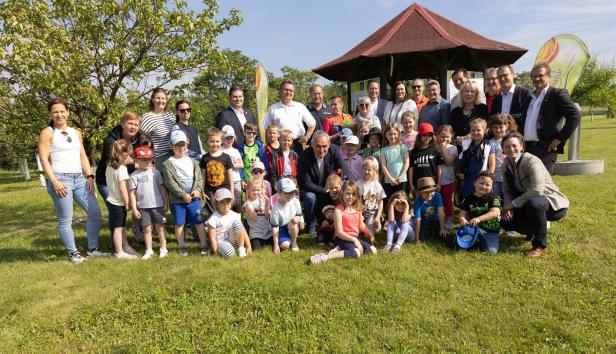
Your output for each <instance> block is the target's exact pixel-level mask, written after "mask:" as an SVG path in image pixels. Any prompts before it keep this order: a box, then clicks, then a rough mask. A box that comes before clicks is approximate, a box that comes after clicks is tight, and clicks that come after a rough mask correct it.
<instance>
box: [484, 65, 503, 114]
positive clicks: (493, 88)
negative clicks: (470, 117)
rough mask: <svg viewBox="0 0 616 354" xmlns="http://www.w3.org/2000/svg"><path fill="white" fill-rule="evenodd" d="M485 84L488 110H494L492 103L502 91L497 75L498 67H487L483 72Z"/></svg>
mask: <svg viewBox="0 0 616 354" xmlns="http://www.w3.org/2000/svg"><path fill="white" fill-rule="evenodd" d="M483 84H484V87H485V91H486V105H487V106H488V112H489V111H491V110H492V103H493V102H494V99H496V97H498V95H499V93H500V84H499V83H498V76H497V75H496V68H487V69H486V71H485V72H484V74H483Z"/></svg>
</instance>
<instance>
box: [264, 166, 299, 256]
mask: <svg viewBox="0 0 616 354" xmlns="http://www.w3.org/2000/svg"><path fill="white" fill-rule="evenodd" d="M277 187H278V188H277V190H278V193H276V196H277V198H276V199H277V200H276V202H275V203H274V206H273V207H272V214H271V215H270V223H271V225H272V237H273V240H272V241H273V242H274V254H278V253H280V250H286V249H289V248H291V251H293V252H297V251H299V246H298V245H297V235H298V234H299V230H300V229H303V228H304V218H303V214H302V207H301V205H300V203H299V199H298V198H295V195H296V194H297V187H296V186H295V182H293V180H291V179H290V178H283V179H281V180H279V181H278V186H277Z"/></svg>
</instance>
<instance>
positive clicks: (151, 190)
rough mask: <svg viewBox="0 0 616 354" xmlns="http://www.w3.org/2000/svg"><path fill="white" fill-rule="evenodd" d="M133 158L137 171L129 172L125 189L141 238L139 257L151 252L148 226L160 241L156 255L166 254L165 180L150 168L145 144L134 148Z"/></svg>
mask: <svg viewBox="0 0 616 354" xmlns="http://www.w3.org/2000/svg"><path fill="white" fill-rule="evenodd" d="M133 159H134V160H135V162H136V164H137V170H136V171H135V172H133V173H132V174H131V175H130V179H129V180H128V189H129V191H130V205H131V207H132V211H133V218H134V219H139V220H141V227H142V229H143V237H144V240H145V254H144V255H143V257H141V259H149V258H150V257H152V255H153V254H154V251H153V250H152V225H154V227H155V228H156V231H157V234H158V239H159V241H160V254H159V257H160V258H165V257H167V254H168V253H169V252H168V251H167V239H166V238H165V223H166V222H167V219H165V213H166V212H167V210H169V199H168V197H167V190H166V189H165V182H164V181H163V177H162V176H161V175H160V172H158V170H157V169H155V168H154V166H153V165H152V162H153V161H154V153H153V152H152V149H150V148H149V147H147V146H140V147H138V148H136V149H135V153H134V155H133Z"/></svg>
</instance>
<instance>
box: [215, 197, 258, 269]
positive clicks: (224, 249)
mask: <svg viewBox="0 0 616 354" xmlns="http://www.w3.org/2000/svg"><path fill="white" fill-rule="evenodd" d="M233 199H234V196H233V194H231V191H230V190H228V189H226V188H220V189H219V190H217V191H216V193H215V194H214V203H215V204H216V211H215V212H214V213H213V214H212V215H211V216H210V218H209V219H208V220H207V222H206V224H207V230H208V231H207V233H208V236H209V239H210V244H211V248H212V252H213V253H214V254H219V255H220V256H222V257H223V258H230V257H233V256H234V255H235V248H237V254H238V255H239V257H240V258H243V257H246V255H248V254H251V253H252V248H251V247H250V240H249V239H248V234H246V229H244V225H243V224H242V220H241V216H240V214H238V213H236V212H234V211H233V210H231V205H232V204H233Z"/></svg>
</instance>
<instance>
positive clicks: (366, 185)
mask: <svg viewBox="0 0 616 354" xmlns="http://www.w3.org/2000/svg"><path fill="white" fill-rule="evenodd" d="M357 186H358V187H359V195H360V196H361V199H362V200H363V201H364V210H365V211H376V210H377V209H378V208H379V201H381V200H383V199H385V198H387V194H385V191H384V190H383V186H381V184H380V183H379V182H378V181H364V180H363V179H362V180H359V181H358V182H357Z"/></svg>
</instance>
